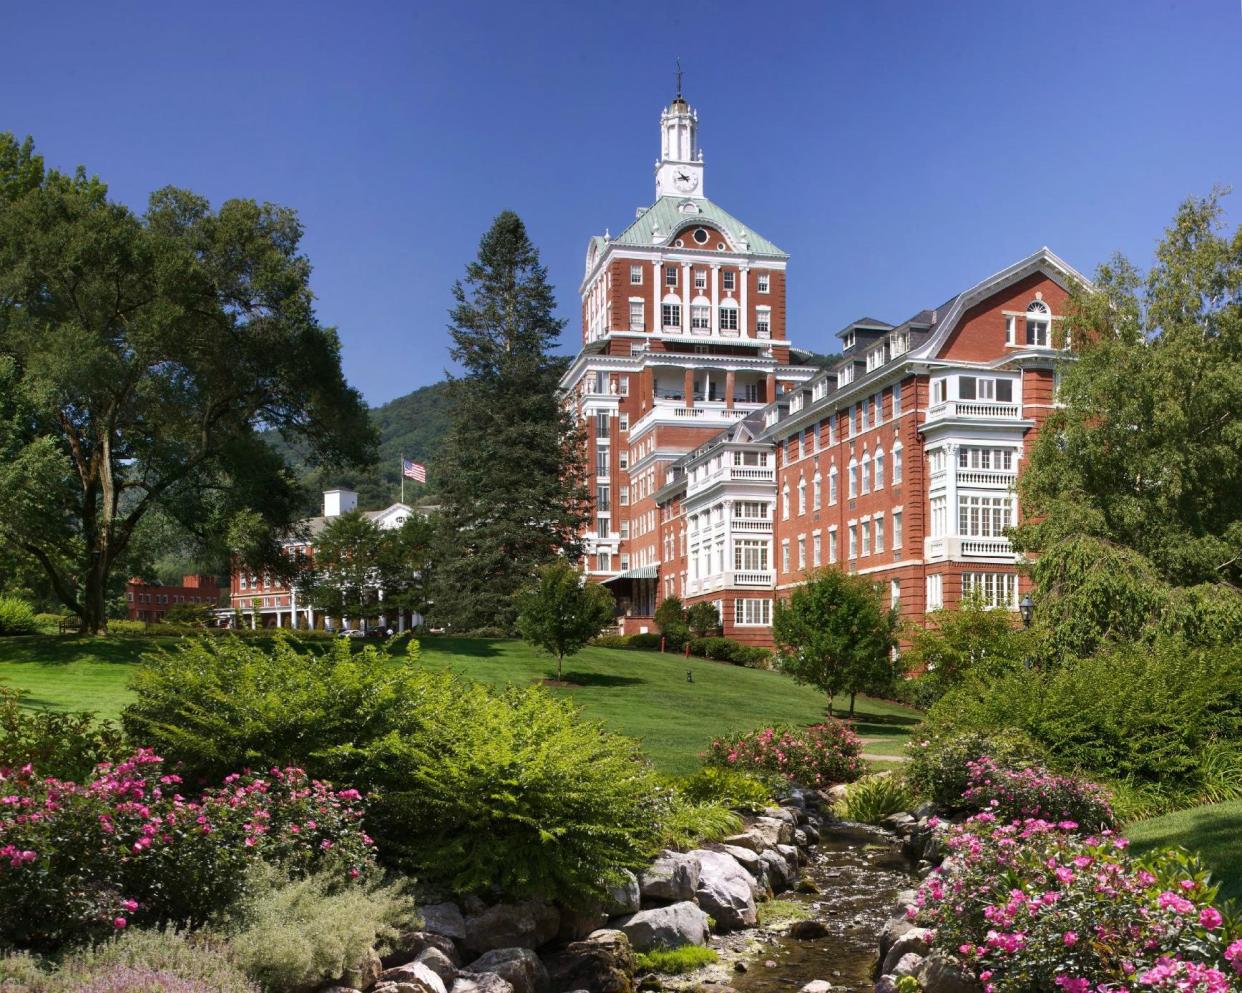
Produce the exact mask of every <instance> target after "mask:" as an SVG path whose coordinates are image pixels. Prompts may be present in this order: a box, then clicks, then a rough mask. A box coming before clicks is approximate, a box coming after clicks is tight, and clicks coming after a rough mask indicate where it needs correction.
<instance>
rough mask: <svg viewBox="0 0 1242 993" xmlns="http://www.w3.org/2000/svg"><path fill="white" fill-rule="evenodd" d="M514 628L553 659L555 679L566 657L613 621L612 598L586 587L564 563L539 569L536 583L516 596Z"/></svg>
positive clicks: (593, 585)
mask: <svg viewBox="0 0 1242 993" xmlns="http://www.w3.org/2000/svg"><path fill="white" fill-rule="evenodd" d="M516 599H517V611H518V617H517V624H518V630H519V631H520V632H521V634H522V637H523V638H524V639H525V640H526V641H528V642H530V643H531V644H532V645H534V646H535V647H536V648H542V649H543V650H544V651H546V652H548V653H550V654H552V655H555V656H556V678H557V681H558V682H560V681H561V679H562V672H561V668H562V665H563V663H564V660H565V656H566V655H575V654H577V653H578V652H579V651H580V650H581V649H582V648H583V646H585V645H586V643H587V642H589V641H590V640H591V639H592V638H594V637H596V636H598V635H599V633H600V632H601V631H602V630H603V629H604V628H605V627H607V626H608V625H609V624H611V623H612V621H613V616H614V613H613V612H614V610H615V607H616V604H615V602H614V601H613V598H612V594H611V593H609V592H608V590H606V589H604V587H602V586H600V585H599V584H598V583H588V582H586V581H585V580H584V578H583V576H582V574H581V573H579V572H578V570H576V569H575V568H574V567H573V566H571V565H570V564H569V563H568V562H566V561H565V560H564V559H558V560H557V561H555V562H550V563H548V564H547V565H545V566H541V567H540V568H539V570H538V573H537V575H536V577H535V579H534V580H533V581H532V582H531V583H530V584H529V585H527V586H526V587H525V588H524V589H522V590H521V591H520V592H519V593H518V595H517V598H516Z"/></svg>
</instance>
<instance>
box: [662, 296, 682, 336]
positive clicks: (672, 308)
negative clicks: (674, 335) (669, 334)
mask: <svg viewBox="0 0 1242 993" xmlns="http://www.w3.org/2000/svg"><path fill="white" fill-rule="evenodd" d="M660 326H661V327H663V328H664V330H665V331H680V330H681V298H680V297H678V296H677V294H676V293H666V294H665V295H664V299H663V300H662V301H661V302H660Z"/></svg>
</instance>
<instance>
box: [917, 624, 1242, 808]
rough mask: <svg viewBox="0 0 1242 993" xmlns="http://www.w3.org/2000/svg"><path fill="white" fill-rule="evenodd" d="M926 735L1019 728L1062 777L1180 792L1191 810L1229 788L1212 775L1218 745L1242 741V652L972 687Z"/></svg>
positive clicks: (1208, 652) (1132, 659) (1078, 669)
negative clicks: (1080, 773)
mask: <svg viewBox="0 0 1242 993" xmlns="http://www.w3.org/2000/svg"><path fill="white" fill-rule="evenodd" d="M926 728H927V731H928V733H929V734H930V735H931V736H932V737H946V736H950V735H953V734H957V733H962V732H979V733H982V734H985V735H986V734H991V733H994V732H995V731H997V730H999V729H1004V728H1014V729H1016V730H1018V731H1021V732H1023V733H1024V734H1025V735H1027V736H1028V737H1029V738H1031V739H1033V740H1034V741H1035V742H1037V743H1038V744H1039V745H1040V746H1041V747H1042V748H1043V749H1044V750H1045V751H1046V753H1047V759H1048V763H1049V764H1050V765H1051V766H1052V767H1053V768H1057V769H1067V770H1074V769H1081V770H1085V771H1086V772H1087V773H1088V774H1091V775H1093V776H1094V777H1095V778H1116V779H1122V780H1126V781H1128V782H1129V783H1130V784H1131V786H1133V787H1141V786H1142V785H1143V784H1149V783H1179V784H1181V787H1182V790H1181V792H1182V794H1183V797H1184V798H1185V802H1186V803H1187V804H1190V803H1194V802H1198V800H1199V798H1200V796H1201V795H1203V794H1204V793H1206V792H1208V791H1209V790H1210V789H1211V788H1212V786H1211V780H1212V779H1216V780H1217V781H1219V778H1220V770H1219V768H1218V769H1217V770H1216V771H1215V772H1214V773H1211V774H1209V772H1208V770H1207V769H1205V767H1204V762H1205V758H1206V757H1207V756H1209V755H1210V754H1211V752H1210V746H1211V745H1212V743H1214V742H1237V741H1242V644H1239V645H1230V646H1224V647H1219V648H1205V649H1189V648H1187V647H1186V646H1185V645H1183V644H1181V643H1180V642H1176V641H1169V640H1163V641H1159V642H1157V643H1156V644H1155V645H1153V646H1151V647H1145V646H1129V647H1125V648H1120V649H1116V650H1114V651H1110V652H1109V653H1107V654H1104V655H1101V656H1099V657H1096V658H1090V659H1082V660H1080V661H1078V662H1076V663H1074V664H1072V665H1068V666H1066V667H1065V668H1061V669H1056V670H1052V671H1044V672H1041V671H1039V670H1035V669H1032V670H1025V669H1022V670H1017V671H1015V672H1012V673H1009V674H1007V675H1004V676H1001V677H999V678H996V679H988V680H978V681H970V682H968V683H967V684H965V685H963V686H961V687H959V688H955V689H953V690H951V691H950V692H949V693H948V694H946V695H945V697H944V698H943V699H942V700H941V701H940V702H939V703H937V704H936V705H935V706H934V707H933V708H932V709H931V711H930V712H929V714H928V720H927V724H926ZM971 757H972V758H977V757H978V756H971ZM994 757H996V758H999V756H994Z"/></svg>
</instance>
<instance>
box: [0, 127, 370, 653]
mask: <svg viewBox="0 0 1242 993" xmlns="http://www.w3.org/2000/svg"><path fill="white" fill-rule="evenodd" d="M301 235H302V229H301V225H300V223H299V222H298V219H297V217H296V215H295V214H294V213H293V212H292V211H290V210H288V209H286V208H283V207H279V206H276V205H273V204H259V203H256V202H254V201H253V200H229V201H227V202H225V203H224V204H223V205H222V206H221V207H220V208H219V210H213V209H212V208H211V207H210V206H209V204H208V203H207V201H206V200H204V199H203V198H202V197H199V196H196V195H194V194H193V193H189V192H187V191H184V190H178V189H174V188H171V187H169V188H165V189H162V190H159V191H157V192H156V193H154V194H152V196H151V198H150V202H149V204H148V207H147V210H146V212H145V213H144V214H143V215H141V216H138V215H136V214H135V213H133V212H132V211H131V210H130V209H129V208H127V207H126V206H124V205H122V204H120V203H116V202H114V201H111V200H109V199H108V196H107V189H106V187H105V186H104V184H103V183H102V182H101V181H100V180H98V179H97V178H93V177H90V176H88V175H87V174H86V172H85V171H84V170H82V169H79V170H78V171H77V173H75V174H74V175H66V174H63V173H60V172H57V171H55V170H51V169H46V168H45V167H44V165H43V162H42V160H41V159H40V157H39V156H37V155H36V154H35V152H34V149H33V147H32V145H31V143H30V142H29V141H27V142H26V143H25V144H18V143H17V142H16V141H15V140H14V139H13V138H12V136H10V135H0V361H2V362H3V363H4V368H3V369H0V375H5V376H7V377H8V379H7V389H8V391H9V392H10V393H11V397H10V399H9V404H10V406H12V405H13V404H16V405H18V406H20V408H21V409H22V411H23V415H22V416H21V417H20V418H19V419H18V421H17V423H16V425H15V426H14V424H12V423H9V426H8V430H7V431H6V434H7V437H5V438H0V446H2V447H3V448H4V449H5V453H6V455H8V458H6V459H5V460H4V461H3V464H0V541H4V542H6V543H8V544H10V545H11V546H12V547H14V548H16V549H18V550H20V551H21V553H22V554H23V555H25V556H28V557H29V558H31V559H33V560H35V561H37V562H38V563H39V565H40V566H41V567H42V569H43V570H44V571H45V573H46V575H47V576H48V580H49V583H50V584H51V586H52V588H53V589H54V590H55V592H56V595H57V596H58V597H59V598H60V600H62V601H63V602H64V603H65V604H66V605H67V606H68V607H69V608H70V609H71V610H73V611H74V612H75V613H76V614H78V615H79V616H80V617H81V619H82V624H83V627H84V628H85V629H86V630H88V631H100V630H102V629H104V628H105V626H106V616H105V600H106V595H107V590H108V583H109V579H110V578H111V577H112V575H113V573H114V571H115V570H116V569H117V568H118V565H119V564H120V563H122V562H123V561H124V557H125V555H126V552H127V549H128V548H129V546H130V544H131V542H132V541H133V539H134V535H135V531H136V530H137V529H138V528H139V526H140V525H141V524H142V522H143V521H144V519H145V518H147V517H148V515H150V514H152V513H153V512H154V511H155V510H157V509H159V510H161V511H162V512H163V513H164V514H166V515H167V516H168V517H169V518H170V519H172V520H174V521H176V522H177V523H178V524H179V525H181V526H182V527H183V528H186V529H188V530H190V531H191V532H193V533H194V534H195V535H196V537H197V538H198V539H199V541H200V542H202V543H209V542H211V541H212V540H213V539H214V540H216V541H219V540H220V538H221V537H222V536H223V535H225V534H226V533H227V532H228V530H229V522H230V520H231V518H232V516H233V515H234V514H235V513H236V512H237V511H239V510H242V509H244V508H250V509H252V510H253V511H254V512H255V513H256V514H257V519H258V520H260V521H261V522H262V523H263V525H264V526H265V527H266V528H267V529H268V530H280V529H283V528H284V527H286V526H288V525H289V523H290V522H291V520H292V519H293V517H294V516H295V513H294V507H295V504H296V494H295V493H294V490H293V487H292V485H291V481H290V478H289V476H288V474H287V473H286V471H285V466H284V464H283V462H282V460H281V459H280V458H279V457H278V456H277V455H275V453H274V452H273V451H272V449H271V448H270V447H269V446H268V445H267V444H265V443H264V442H263V441H262V440H261V438H260V437H259V431H260V430H261V429H263V428H275V429H278V430H280V431H281V432H283V433H285V434H286V435H288V436H290V437H292V438H299V439H304V440H305V441H306V442H307V444H308V446H309V451H310V454H311V457H312V458H313V459H314V460H316V461H324V462H330V463H341V464H351V463H352V464H365V463H366V462H368V461H369V460H370V458H371V455H372V451H373V447H374V431H373V428H372V427H371V425H370V423H369V421H368V419H367V414H366V408H365V406H364V405H363V403H362V399H361V397H360V396H359V395H358V393H357V392H356V391H354V390H353V389H351V388H350V387H349V386H348V385H347V384H346V382H345V380H344V377H343V376H342V374H341V367H340V346H339V342H338V340H337V336H336V333H335V332H334V331H333V330H332V329H330V328H326V327H323V326H322V325H321V324H319V322H318V320H317V319H316V317H315V313H314V310H313V307H312V295H311V292H310V287H309V282H308V281H309V275H310V263H309V262H308V260H307V259H306V257H305V256H304V255H302V254H301V253H300V250H299V242H300V239H301ZM2 416H3V415H0V418H2ZM0 430H4V429H3V428H0ZM266 547H267V548H268V549H269V550H270V549H272V548H274V547H275V545H274V543H270V542H269V543H268V544H267V546H266Z"/></svg>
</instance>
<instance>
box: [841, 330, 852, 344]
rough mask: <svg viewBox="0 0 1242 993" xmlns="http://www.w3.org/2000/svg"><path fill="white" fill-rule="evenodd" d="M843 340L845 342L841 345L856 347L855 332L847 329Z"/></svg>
mask: <svg viewBox="0 0 1242 993" xmlns="http://www.w3.org/2000/svg"><path fill="white" fill-rule="evenodd" d="M843 340H844V342H845V344H844V345H842V346H841V347H842V348H853V347H854V332H853V331H846V332H845V338H844V339H843Z"/></svg>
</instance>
